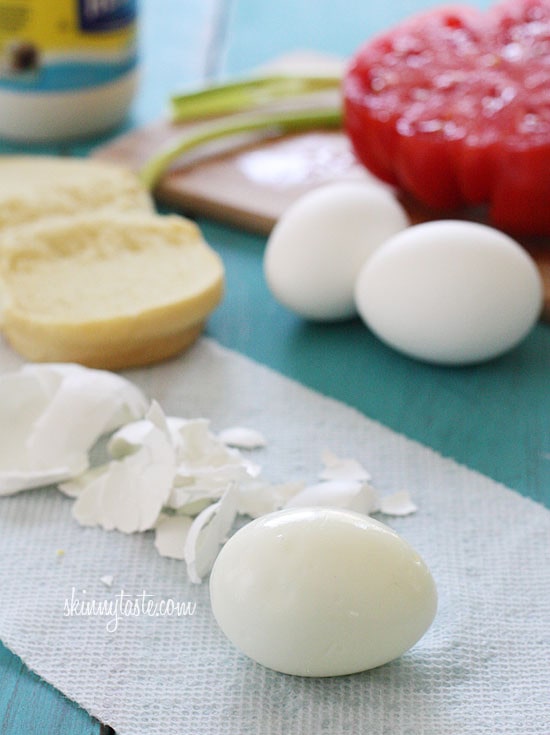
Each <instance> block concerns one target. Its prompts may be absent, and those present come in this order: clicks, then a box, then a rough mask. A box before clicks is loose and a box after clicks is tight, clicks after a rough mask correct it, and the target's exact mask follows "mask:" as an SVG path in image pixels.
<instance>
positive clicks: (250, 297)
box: [0, 0, 550, 735]
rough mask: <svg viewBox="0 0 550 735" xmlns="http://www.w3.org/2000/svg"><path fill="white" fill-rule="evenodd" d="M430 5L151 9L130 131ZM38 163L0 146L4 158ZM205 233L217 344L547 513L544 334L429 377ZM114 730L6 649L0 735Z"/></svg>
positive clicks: (165, 5) (166, 4) (548, 348)
mask: <svg viewBox="0 0 550 735" xmlns="http://www.w3.org/2000/svg"><path fill="white" fill-rule="evenodd" d="M488 4H489V3H488V2H481V1H480V2H478V5H479V6H480V7H484V6H487V5H488ZM433 5H435V3H431V2H428V1H427V0H387V1H386V2H385V3H367V2H364V0H349V2H347V3H334V2H333V1H332V0H316V2H312V1H311V0H279V2H277V3H269V2H266V1H265V0H160V2H159V0H143V2H142V19H141V44H142V82H141V90H140V93H139V96H138V98H137V100H136V103H135V106H134V109H133V113H132V115H131V118H130V119H129V121H128V123H127V126H126V127H127V128H131V127H135V126H139V125H142V124H144V123H147V122H151V121H153V120H155V119H157V118H158V117H159V116H160V115H162V113H163V109H164V105H165V102H166V99H167V97H168V95H169V94H170V93H171V92H173V91H175V90H177V89H180V88H182V87H185V86H188V85H190V84H196V83H198V82H201V81H203V80H206V79H209V78H219V77H221V76H225V75H228V74H233V73H238V72H243V71H246V70H249V69H251V68H252V67H255V66H257V65H259V64H261V63H263V62H265V61H267V60H269V59H271V58H273V57H275V56H277V55H280V54H282V53H284V52H288V51H293V50H296V49H315V50H318V51H322V52H329V53H335V54H338V55H341V56H348V55H349V54H351V53H352V52H353V51H354V49H355V48H356V47H357V46H358V45H359V44H360V43H361V42H362V41H363V40H364V39H365V38H366V37H368V36H369V35H371V34H372V33H374V32H375V31H378V30H380V29H382V28H384V27H387V26H389V25H390V24H392V23H395V22H396V21H398V20H399V19H400V18H403V17H404V16H406V15H408V14H410V13H411V12H414V11H416V10H419V9H422V8H428V7H430V6H433ZM118 132H120V131H118ZM98 142H99V141H94V142H93V144H97V143H98ZM91 148H92V143H90V142H88V143H82V144H79V145H74V146H71V147H69V148H59V149H58V150H57V152H62V153H65V154H69V155H71V154H72V155H86V154H87V153H88V151H89V150H90V149H91ZM32 150H35V149H31V148H24V147H22V146H18V147H15V146H10V145H8V144H2V145H1V146H0V152H4V153H9V152H18V151H19V152H20V151H25V152H28V151H32ZM200 225H201V227H202V229H203V231H204V234H205V236H206V238H207V240H208V241H209V242H210V243H211V245H212V246H213V247H214V248H215V249H216V250H217V251H218V252H219V253H220V255H221V256H222V258H223V260H224V262H225V267H226V271H227V296H226V298H225V300H224V303H223V305H222V306H221V307H220V308H219V310H218V311H217V312H216V313H215V315H214V316H213V317H212V319H211V320H210V323H209V326H208V334H209V335H211V336H212V337H214V338H216V339H217V340H219V341H220V342H221V343H222V344H224V345H226V346H228V347H231V348H233V349H236V350H239V351H241V352H242V353H245V354H247V355H249V356H250V357H252V358H255V359H256V360H258V361H260V362H263V363H266V364H268V365H270V366H271V367H273V368H275V369H277V370H279V371H280V372H282V373H284V374H286V375H288V376H291V377H292V378H295V379H297V380H299V381H301V382H302V383H304V384H306V385H308V386H310V387H312V388H314V389H317V390H318V391H320V392H322V393H324V394H327V395H330V396H332V397H334V398H336V399H339V400H341V401H343V402H345V403H347V404H349V405H352V406H355V407H356V408H358V409H359V410H361V411H362V412H364V413H365V414H366V415H367V416H369V417H371V418H374V419H376V420H378V421H380V422H382V423H383V424H385V425H387V426H389V427H391V428H392V429H395V430H396V431H399V432H401V433H403V434H405V435H407V436H409V437H411V438H413V439H416V440H418V441H420V442H422V443H424V444H426V445H428V446H430V447H432V448H434V449H435V450H437V451H438V452H440V453H441V454H443V455H445V456H448V457H452V458H454V459H455V460H457V461H458V462H460V463H463V464H465V465H467V466H468V467H470V468H473V469H475V470H478V471H480V472H482V473H484V474H486V475H488V476H489V477H491V478H493V479H495V480H498V481H500V482H502V483H504V484H506V485H507V486H509V487H511V488H513V489H515V490H517V491H518V492H519V493H521V494H522V495H525V496H529V497H531V498H533V499H535V500H537V501H539V502H541V503H544V504H546V505H547V506H548V507H550V390H549V375H550V328H549V326H548V325H545V324H542V323H541V324H539V325H537V327H536V328H535V329H534V331H533V332H532V333H531V334H530V336H529V337H528V338H527V339H526V340H525V342H524V343H523V344H522V345H521V346H520V347H519V348H517V349H516V350H514V351H513V352H511V353H509V354H508V355H506V356H504V357H502V358H500V359H498V360H495V361H492V362H489V363H487V364H484V365H480V366H476V367H468V368H461V369H452V368H439V367H433V366H429V365H425V364H421V363H418V362H415V361H413V360H410V359H407V358H405V357H403V356H401V355H399V354H397V353H395V352H393V351H391V350H390V349H388V348H387V347H385V346H384V345H382V344H381V343H380V342H379V341H378V340H376V339H375V338H374V337H373V336H372V335H371V334H369V333H368V332H367V330H366V329H365V328H364V327H363V326H362V324H361V323H360V322H359V321H358V320H357V321H350V322H349V323H346V324H345V325H319V324H307V323H304V322H303V321H301V320H300V319H299V318H297V317H295V316H293V315H292V314H290V313H289V312H287V311H286V310H284V309H283V308H282V307H281V306H279V305H278V304H277V303H276V302H275V301H274V300H273V298H272V297H271V296H270V294H269V293H268V291H267V289H266V286H265V283H264V280H263V277H262V268H261V266H262V254H263V249H264V246H265V238H262V237H259V236H254V235H251V234H247V233H244V232H241V231H238V230H236V229H232V228H229V227H225V226H222V225H220V224H216V223H213V222H210V221H200ZM2 604H4V605H8V604H9V600H2ZM108 731H109V729H108V728H105V727H103V726H101V725H100V723H98V722H96V721H95V720H93V719H91V718H90V717H89V716H88V715H87V713H86V712H84V711H82V710H81V709H80V708H79V707H78V706H77V705H75V704H73V703H72V702H70V701H68V700H67V699H66V698H65V697H64V696H63V695H62V694H60V693H59V692H57V691H56V690H54V689H53V688H52V687H50V686H49V685H48V684H46V683H45V682H43V681H41V680H40V679H39V678H38V677H37V676H35V675H34V674H33V673H31V672H30V671H29V670H28V669H27V668H26V667H25V665H24V664H23V663H22V662H21V661H20V660H19V659H18V658H16V657H15V656H13V655H12V654H11V653H10V652H9V651H8V650H6V649H5V648H2V647H0V732H1V733H2V735H4V734H5V735H23V734H24V735H29V734H30V733H41V734H42V733H51V734H53V733H64V735H73V734H74V735H76V734H77V733H78V735H83V734H84V733H90V735H91V734H94V735H96V734H98V733H100V732H108Z"/></svg>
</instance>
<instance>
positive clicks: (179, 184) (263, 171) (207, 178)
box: [93, 120, 550, 321]
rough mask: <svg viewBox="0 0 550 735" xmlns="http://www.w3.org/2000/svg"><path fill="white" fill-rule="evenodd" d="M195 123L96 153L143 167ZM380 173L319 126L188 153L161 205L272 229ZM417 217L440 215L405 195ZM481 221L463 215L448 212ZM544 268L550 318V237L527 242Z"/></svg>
mask: <svg viewBox="0 0 550 735" xmlns="http://www.w3.org/2000/svg"><path fill="white" fill-rule="evenodd" d="M189 127H190V125H189V124H186V126H175V125H172V124H171V123H169V122H167V121H165V120H161V121H159V122H157V123H155V124H152V125H150V126H148V127H144V128H142V129H138V130H135V131H132V132H130V133H127V134H125V135H123V136H121V137H119V138H117V139H114V140H113V141H111V142H110V143H108V144H106V145H103V146H102V147H100V148H97V149H96V150H95V151H94V152H93V155H94V157H97V158H101V159H104V160H108V161H112V162H116V163H120V164H122V165H126V166H129V167H130V168H133V169H135V170H139V168H140V167H141V166H142V165H143V164H144V163H145V161H146V160H147V159H148V158H149V157H150V156H151V155H153V153H155V152H157V151H158V150H160V149H161V148H162V147H164V146H166V145H168V144H169V143H170V142H171V141H174V140H175V139H177V138H179V137H180V136H181V135H182V132H183V131H184V130H186V129H188V128H189ZM369 178H372V177H371V176H370V174H369V173H368V172H367V171H366V170H365V169H364V168H363V167H361V166H360V165H359V164H357V162H356V161H355V160H354V157H353V154H352V152H351V150H350V147H349V144H348V141H347V138H346V136H345V135H344V134H343V133H342V132H340V131H329V130H327V131H311V132H306V133H300V134H296V135H290V136H285V137H283V138H276V139H273V138H272V139H268V140H266V139H258V138H254V139H250V138H247V139H242V138H241V139H239V140H238V141H235V140H233V141H231V142H230V145H229V147H228V144H227V143H226V144H225V145H224V147H223V148H220V147H219V146H218V147H214V148H212V147H211V148H208V149H204V150H203V151H201V153H200V154H195V155H193V156H189V157H187V158H182V159H181V160H180V161H178V162H177V164H176V165H175V166H174V167H173V168H172V169H171V170H170V171H169V172H168V173H167V174H166V175H165V176H164V177H163V178H162V180H161V182H160V183H159V185H158V186H157V188H156V190H155V196H156V198H157V200H158V202H159V203H160V204H164V205H167V206H169V207H170V208H173V209H176V210H177V211H180V212H181V213H182V214H186V215H188V216H206V217H209V218H212V219H215V220H218V221H221V222H225V223H228V224H230V225H233V226H235V227H239V228H244V229H246V230H249V231H252V232H256V233H259V234H262V235H267V234H269V232H270V230H271V228H272V227H273V225H274V223H275V222H276V221H277V219H278V218H279V216H280V215H281V214H282V212H283V211H284V210H285V209H286V208H287V207H288V206H289V205H290V204H291V203H292V202H293V201H295V200H296V199H297V198H298V197H299V196H301V195H302V194H304V193H306V192H307V191H309V190H310V189H312V188H314V187H316V186H320V185H322V184H326V183H329V182H331V181H337V180H349V179H353V180H361V179H367V180H368V179H369ZM402 202H403V204H404V206H405V208H406V209H407V211H408V212H409V215H410V218H411V221H412V222H415V223H416V222H422V221H426V220H429V219H433V218H434V216H433V213H430V212H427V211H426V210H423V209H422V208H421V207H420V206H419V205H418V204H415V203H413V202H411V201H410V200H407V199H405V198H403V199H402ZM446 216H447V217H449V216H453V217H459V218H467V219H477V220H478V221H483V215H480V216H479V217H473V216H471V215H465V214H464V213H462V212H457V213H454V214H453V215H449V214H447V215H446ZM522 244H523V245H524V247H525V248H526V249H527V250H528V251H529V252H530V253H531V255H532V256H533V258H534V259H535V261H536V262H537V265H538V267H539V270H540V272H541V275H542V278H543V282H544V288H545V307H544V318H545V319H546V320H548V321H550V238H548V239H547V240H546V241H529V242H528V241H525V242H523V243H522Z"/></svg>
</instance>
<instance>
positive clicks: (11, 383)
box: [0, 363, 147, 495]
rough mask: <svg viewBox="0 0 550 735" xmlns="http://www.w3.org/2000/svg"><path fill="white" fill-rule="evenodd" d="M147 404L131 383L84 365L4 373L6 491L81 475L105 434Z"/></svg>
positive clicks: (0, 404) (2, 470) (1, 468)
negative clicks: (89, 455) (90, 454)
mask: <svg viewBox="0 0 550 735" xmlns="http://www.w3.org/2000/svg"><path fill="white" fill-rule="evenodd" d="M146 408H147V401H146V399H145V397H144V396H143V394H142V393H141V391H140V390H139V389H138V388H136V387H135V386H134V385H132V384H131V383H130V382H129V381H127V380H125V379H124V378H122V377H121V376H119V375H115V374H113V373H108V372H106V371H102V370H92V369H90V368H85V367H82V366H80V365H71V364H57V363H51V364H44V365H42V364H38V365H25V366H24V367H23V368H21V369H20V370H19V371H17V372H15V373H8V374H5V375H3V376H1V377H0V434H1V435H2V442H0V495H5V494H9V493H14V492H18V491H20V490H25V489H28V488H32V487H40V486H43V485H47V484H51V483H54V482H58V481H61V480H65V479H68V478H71V477H74V476H76V475H78V474H80V473H81V472H83V471H84V470H86V468H87V467H88V463H89V458H88V453H89V451H90V449H91V447H92V446H93V445H94V444H95V442H96V441H97V440H98V439H99V437H100V436H101V435H102V434H104V433H107V432H109V431H112V430H113V429H114V428H116V427H117V426H120V425H121V424H122V423H124V422H125V421H129V420H131V419H135V418H138V417H140V416H142V415H143V414H144V413H145V411H146Z"/></svg>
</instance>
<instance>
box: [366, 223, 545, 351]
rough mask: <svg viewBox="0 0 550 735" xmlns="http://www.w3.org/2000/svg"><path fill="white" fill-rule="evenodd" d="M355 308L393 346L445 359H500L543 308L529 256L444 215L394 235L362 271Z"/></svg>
mask: <svg viewBox="0 0 550 735" xmlns="http://www.w3.org/2000/svg"><path fill="white" fill-rule="evenodd" d="M355 299H356V304H357V310H358V311H359V314H360V315H361V317H362V318H363V320H364V321H365V323H366V324H367V326H368V327H370V329H372V331H373V332H374V333H375V334H377V335H378V336H379V337H380V339H382V340H383V341H384V342H386V343H387V344H389V345H390V346H392V347H394V348H396V349H397V350H400V351H402V352H404V353H405V354H407V355H410V356H412V357H416V358H419V359H421V360H426V361H429V362H435V363H441V364H456V365H460V364H467V363H475V362H481V361H483V360H488V359H490V358H493V357H496V356H497V355H500V354H501V353H503V352H505V351H507V350H509V349H510V348H512V347H513V346H515V345H516V344H517V343H518V342H520V341H521V340H522V339H523V338H524V337H525V336H526V335H527V333H528V332H529V331H530V329H531V328H532V327H533V325H534V323H535V322H536V320H537V318H538V316H539V314H540V311H541V306H542V283H541V278H540V275H539V272H538V270H537V267H536V265H535V263H534V262H533V260H532V259H531V257H530V256H529V255H528V254H527V253H526V252H525V250H523V249H522V248H521V247H520V246H519V245H518V244H517V243H516V242H515V241H514V240H513V239H512V238H510V237H508V236H507V235H505V234H503V233H502V232H499V231H498V230H495V229H493V228H492V227H488V226H486V225H481V224H476V223H473V222H463V221H455V220H442V221H435V222H427V223H424V224H420V225H415V226H413V227H409V228H408V229H407V230H404V231H403V232H400V233H398V234H396V235H394V236H393V237H391V238H390V239H389V240H388V241H387V242H386V243H384V245H383V246H382V247H381V248H379V249H378V250H377V251H376V253H374V254H373V256H372V257H371V258H370V259H369V261H368V262H367V263H365V264H364V266H363V267H362V268H361V270H360V272H359V276H358V278H357V283H356V286H355Z"/></svg>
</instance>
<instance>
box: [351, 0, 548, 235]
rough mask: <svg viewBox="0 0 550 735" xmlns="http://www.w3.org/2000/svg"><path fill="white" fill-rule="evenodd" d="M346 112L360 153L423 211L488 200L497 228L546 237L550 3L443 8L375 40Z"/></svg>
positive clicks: (358, 66)
mask: <svg viewBox="0 0 550 735" xmlns="http://www.w3.org/2000/svg"><path fill="white" fill-rule="evenodd" d="M344 118H345V128H346V131H347V133H348V135H349V138H350V139H351V142H352V145H353V148H354V150H355V152H356V154H357V157H358V158H359V160H360V161H362V162H363V163H364V164H365V166H367V167H368V168H369V169H370V170H371V171H372V172H373V173H374V174H376V175H377V176H379V177H380V178H381V179H383V180H385V181H387V182H389V183H391V184H393V185H395V186H397V187H400V188H401V189H403V190H404V191H406V192H408V193H410V194H411V195H412V196H413V197H415V198H416V199H418V200H419V201H420V202H422V203H423V204H425V205H427V206H428V207H430V208H432V209H434V210H436V211H437V212H441V211H445V210H451V209H456V208H460V207H464V206H468V205H479V204H487V205H488V207H489V217H490V220H491V221H492V222H493V223H494V224H495V225H496V226H498V227H501V228H502V229H506V230H508V231H510V232H517V233H518V234H537V235H545V234H546V235H547V234H550V0H508V2H505V3H504V4H501V5H499V6H495V7H493V8H492V9H491V10H489V11H488V12H486V13H482V12H481V11H477V10H474V9H472V8H466V7H461V6H454V7H450V8H443V9H441V8H440V9H436V10H433V11H430V12H426V13H423V14H421V15H417V16H414V17H412V18H410V19H409V20H407V21H405V22H404V23H402V24H400V25H398V26H396V27H394V28H393V29H391V30H390V31H388V32H386V33H383V34H381V35H379V36H377V37H375V38H374V39H372V40H371V41H369V42H367V43H366V44H365V45H364V46H363V47H362V48H360V49H359V51H358V52H357V53H356V55H355V56H354V58H353V59H352V62H351V65H350V67H349V69H348V71H347V73H346V76H345V79H344Z"/></svg>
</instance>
